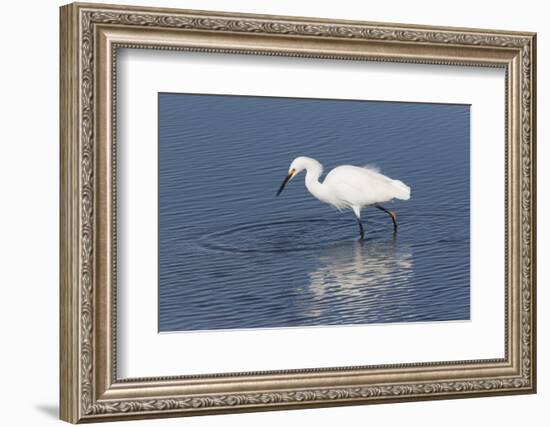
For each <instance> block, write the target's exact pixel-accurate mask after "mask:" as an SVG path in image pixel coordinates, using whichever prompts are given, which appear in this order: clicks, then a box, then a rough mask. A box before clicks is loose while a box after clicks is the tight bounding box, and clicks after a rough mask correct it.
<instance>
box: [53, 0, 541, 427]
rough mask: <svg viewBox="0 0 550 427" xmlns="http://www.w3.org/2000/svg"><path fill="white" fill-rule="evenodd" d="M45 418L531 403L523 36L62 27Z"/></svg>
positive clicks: (210, 25) (241, 22) (189, 14)
mask: <svg viewBox="0 0 550 427" xmlns="http://www.w3.org/2000/svg"><path fill="white" fill-rule="evenodd" d="M60 51H61V85H60V87H61V94H60V100H61V103H60V105H61V112H60V134H61V166H62V169H61V238H60V242H61V245H60V251H61V283H60V292H61V303H60V306H61V313H60V316H61V321H60V324H61V335H60V336H61V349H60V350H61V351H60V372H61V378H60V383H61V418H62V419H63V420H66V421H69V422H72V423H77V422H91V421H108V420H119V419H120V420H122V419H129V418H153V417H167V416H184V415H200V414H215V413H227V412H238V411H241V412H242V411H257V410H271V409H273V410H274V409H295V408H306V407H318V406H330V405H352V404H368V403H383V402H399V401H410V400H429V399H442V398H458V397H477V396H486V395H495V394H520V393H533V392H535V390H536V351H535V350H536V334H535V332H536V331H535V326H536V321H535V314H536V311H535V308H536V307H535V296H536V288H535V277H536V274H535V272H536V257H535V236H536V232H535V231H536V218H535V212H536V205H535V202H536V182H535V176H536V174H535V159H536V157H535V156H536V151H535V148H536V147H535V121H536V117H535V82H536V78H535V71H536V63H535V52H536V48H535V34H533V33H520V32H509V31H496V30H479V29H462V28H438V27H424V26H412V25H402V24H382V23H369V22H353V21H330V20H323V19H314V18H297V17H281V16H263V15H244V14H230V13H218V12H204V11H189V10H175V9H158V8H143V7H130V6H111V5H96V4H80V3H75V4H70V5H67V6H63V7H62V8H61V49H60Z"/></svg>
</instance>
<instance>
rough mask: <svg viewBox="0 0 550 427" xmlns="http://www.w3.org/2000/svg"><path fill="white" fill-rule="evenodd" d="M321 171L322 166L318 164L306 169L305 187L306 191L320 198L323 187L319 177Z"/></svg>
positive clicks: (322, 194)
mask: <svg viewBox="0 0 550 427" xmlns="http://www.w3.org/2000/svg"><path fill="white" fill-rule="evenodd" d="M322 173H323V168H322V166H321V165H320V164H319V165H318V166H317V165H315V166H313V167H308V168H307V169H306V188H307V189H308V191H309V192H310V193H311V194H313V195H314V196H315V197H317V198H318V199H320V200H323V199H324V195H325V188H324V186H323V184H322V183H321V182H319V178H320V177H321V174H322Z"/></svg>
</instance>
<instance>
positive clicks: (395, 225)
mask: <svg viewBox="0 0 550 427" xmlns="http://www.w3.org/2000/svg"><path fill="white" fill-rule="evenodd" d="M374 206H375V207H377V208H378V209H380V210H381V211H384V212H386V213H387V214H388V215H389V216H390V217H391V220H392V222H393V231H397V214H396V213H395V212H392V211H390V210H389V209H386V208H384V207H382V206H380V205H374Z"/></svg>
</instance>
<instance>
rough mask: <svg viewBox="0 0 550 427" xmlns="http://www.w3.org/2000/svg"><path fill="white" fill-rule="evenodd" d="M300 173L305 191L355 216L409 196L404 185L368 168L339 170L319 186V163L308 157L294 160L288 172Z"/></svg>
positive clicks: (343, 167)
mask: <svg viewBox="0 0 550 427" xmlns="http://www.w3.org/2000/svg"><path fill="white" fill-rule="evenodd" d="M303 170H305V171H306V179H305V183H306V187H307V189H308V190H309V192H310V193H311V194H312V195H313V196H314V197H316V198H317V199H319V200H320V201H322V202H325V203H328V204H330V205H332V206H334V207H336V208H338V209H346V208H349V209H353V210H354V212H355V213H356V215H357V216H359V212H360V211H361V209H362V208H364V207H366V206H369V205H374V204H377V203H385V202H388V201H390V200H393V199H401V200H408V199H409V198H410V194H411V190H410V188H409V187H408V186H407V185H405V184H404V183H403V182H401V181H399V180H395V179H391V178H389V177H387V176H385V175H382V174H381V173H380V172H379V170H378V169H377V168H375V167H371V166H366V167H358V166H351V165H343V166H338V167H336V168H334V169H333V170H331V171H330V172H329V173H328V174H327V176H326V178H325V180H324V181H323V182H322V183H321V182H319V178H320V176H321V174H322V172H323V166H322V165H321V163H319V162H318V161H317V160H315V159H312V158H310V157H297V158H296V159H294V161H293V162H292V164H291V165H290V171H289V172H290V173H291V174H292V177H294V176H296V175H297V174H298V173H300V172H301V171H303Z"/></svg>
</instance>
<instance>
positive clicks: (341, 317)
mask: <svg viewBox="0 0 550 427" xmlns="http://www.w3.org/2000/svg"><path fill="white" fill-rule="evenodd" d="M317 263H318V268H317V269H316V270H314V271H312V272H310V273H309V275H308V276H309V285H308V286H307V289H304V291H307V292H308V293H309V294H310V295H309V296H308V297H306V298H300V299H301V301H302V303H303V307H301V308H302V309H303V310H304V312H303V315H304V317H307V318H311V317H322V318H323V319H327V317H328V318H331V319H330V321H329V322H330V323H338V324H346V323H350V322H349V320H347V319H349V316H352V317H353V318H354V319H357V316H358V315H360V317H362V318H364V322H365V323H373V322H388V321H395V319H397V318H400V319H403V318H405V317H406V312H407V311H409V310H410V308H411V305H414V287H413V286H412V281H411V279H412V275H413V273H412V271H413V256H412V250H411V247H410V246H409V245H406V244H398V243H397V241H395V240H390V241H378V240H367V241H364V242H355V241H351V242H344V243H340V244H337V245H334V246H331V247H328V248H325V249H323V250H322V251H321V252H319V254H318V257H317ZM411 297H412V298H411ZM353 323H356V322H353Z"/></svg>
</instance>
